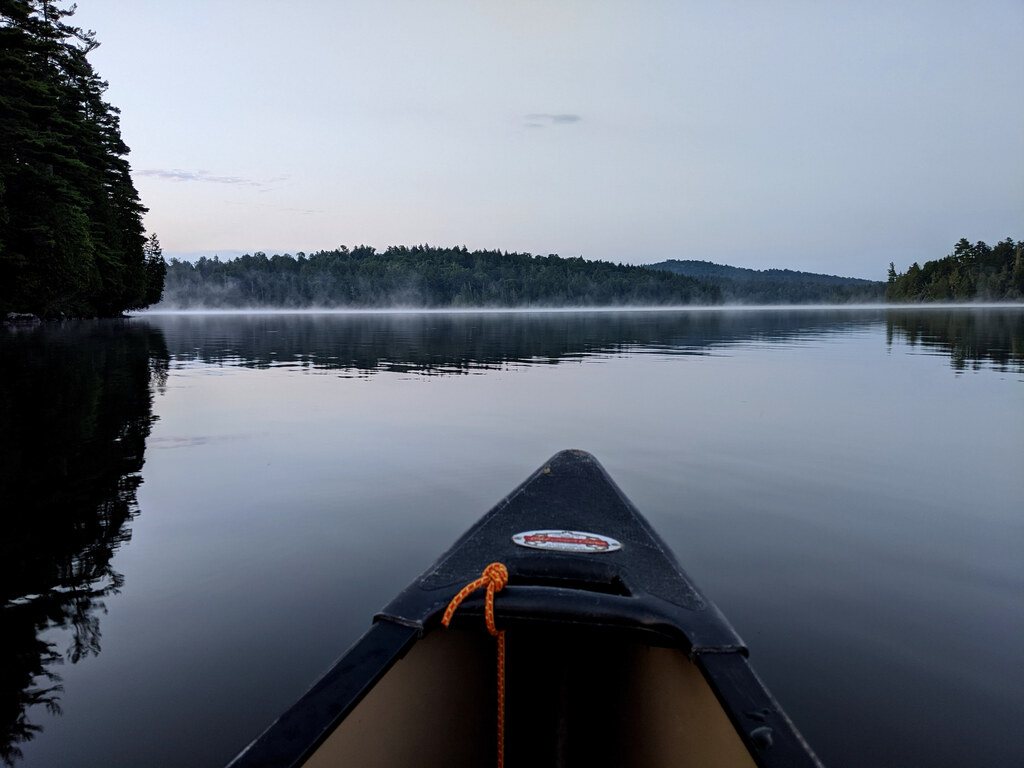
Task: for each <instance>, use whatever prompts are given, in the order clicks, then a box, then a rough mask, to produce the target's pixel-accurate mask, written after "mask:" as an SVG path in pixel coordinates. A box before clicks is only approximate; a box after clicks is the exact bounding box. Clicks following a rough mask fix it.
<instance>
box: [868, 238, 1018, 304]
mask: <svg viewBox="0 0 1024 768" xmlns="http://www.w3.org/2000/svg"><path fill="white" fill-rule="evenodd" d="M885 298H886V300H888V301H896V302H918V301H1006V300H1010V301H1013V300H1020V299H1024V242H1014V240H1013V238H1011V237H1008V238H1006V239H1005V240H1003V241H1002V242H1000V243H998V244H997V245H996V246H995V247H989V246H988V245H986V244H985V243H984V242H982V241H980V240H979V241H978V242H977V243H974V244H973V245H972V244H971V243H970V242H969V241H968V240H967V239H966V238H961V239H960V241H959V242H958V243H957V244H956V245H955V246H954V247H953V252H952V253H951V254H949V255H948V256H946V257H945V258H943V259H938V260H936V261H926V262H925V263H924V266H921V265H919V264H918V263H917V262H914V263H913V264H911V265H910V268H909V269H908V270H907V271H906V272H904V273H902V274H896V273H895V269H894V267H893V266H892V265H891V264H890V274H889V283H888V285H887V286H886V289H885Z"/></svg>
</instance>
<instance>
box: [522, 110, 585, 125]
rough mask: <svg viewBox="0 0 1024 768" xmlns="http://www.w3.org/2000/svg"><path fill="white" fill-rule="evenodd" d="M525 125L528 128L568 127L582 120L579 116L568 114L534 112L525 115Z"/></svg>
mask: <svg viewBox="0 0 1024 768" xmlns="http://www.w3.org/2000/svg"><path fill="white" fill-rule="evenodd" d="M524 119H525V120H526V125H527V127H528V128H545V127H547V126H549V125H570V124H571V123H578V122H579V121H580V120H582V119H583V118H582V117H580V116H579V115H573V114H568V113H562V114H551V113H548V112H535V113H533V114H530V115H526V116H525V118H524Z"/></svg>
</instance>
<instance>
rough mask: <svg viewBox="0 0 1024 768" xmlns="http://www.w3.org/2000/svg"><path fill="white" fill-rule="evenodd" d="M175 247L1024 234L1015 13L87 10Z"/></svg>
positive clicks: (754, 249) (811, 262)
mask: <svg viewBox="0 0 1024 768" xmlns="http://www.w3.org/2000/svg"><path fill="white" fill-rule="evenodd" d="M72 21H73V22H74V23H75V24H77V25H78V26H81V27H83V28H86V29H92V30H94V31H95V32H96V34H97V39H98V40H99V41H100V43H101V46H100V48H98V49H97V50H96V51H94V52H93V53H92V54H91V55H90V60H91V61H92V63H93V66H94V68H95V69H96V70H97V72H98V73H99V74H100V75H101V76H102V77H103V78H104V79H106V80H107V81H108V82H109V83H110V87H109V89H108V91H107V100H108V101H109V102H110V103H111V104H113V105H114V106H116V107H118V108H120V110H121V132H122V137H123V138H124V140H125V141H126V142H127V144H128V145H129V146H130V147H131V154H130V156H129V160H130V162H131V165H132V169H133V170H132V173H133V178H134V180H135V185H136V187H137V188H138V190H139V193H140V196H141V198H142V202H143V204H144V205H146V206H147V207H148V208H149V213H148V214H147V216H146V219H145V223H146V226H147V229H148V230H149V231H150V232H155V233H156V234H157V235H158V237H159V238H160V242H161V244H162V246H163V250H164V254H165V256H178V257H190V256H196V255H200V254H203V255H213V254H219V255H220V256H221V257H222V258H225V257H230V256H234V255H237V254H239V253H244V252H249V253H251V252H255V251H264V252H266V253H268V254H273V253H291V254H295V253H298V252H300V251H301V252H306V253H312V252H315V251H317V250H322V249H332V248H336V247H338V246H339V245H347V246H349V247H352V246H355V245H360V244H366V245H372V246H375V247H377V248H378V249H384V248H386V247H387V246H389V245H417V244H423V243H429V244H431V245H435V246H451V245H465V246H466V247H468V248H470V249H476V248H483V249H499V250H507V251H525V252H530V253H534V254H549V253H557V254H560V255H562V256H583V257H584V258H586V259H602V260H607V261H613V262H622V263H630V264H645V263H653V262H657V261H662V260H664V259H700V260H706V261H714V262H718V263H724V264H732V265H735V266H741V267H749V268H754V269H767V268H773V267H776V268H785V269H795V270H808V271H813V272H825V273H829V274H839V275H844V276H852V277H864V278H871V279H879V280H881V279H885V275H886V270H887V268H888V264H889V262H890V261H893V262H895V264H896V266H897V269H898V270H899V271H904V270H905V269H906V268H907V267H908V266H909V265H910V264H911V263H912V262H914V261H918V262H921V263H923V262H924V261H927V260H929V259H935V258H941V257H942V256H945V255H947V254H948V253H950V252H951V251H952V249H953V245H954V244H955V243H956V241H957V240H959V239H960V238H961V237H966V238H967V239H968V240H971V241H972V242H974V241H977V240H984V241H985V242H987V243H989V244H990V245H991V244H994V243H995V242H998V241H999V240H1002V239H1004V238H1005V237H1013V238H1014V239H1017V240H1022V239H1024V46H1022V45H1021V40H1024V2H1021V0H971V2H963V1H962V0H955V1H954V0H901V1H900V2H891V0H886V1H885V2H880V1H878V2H876V1H875V0H856V1H849V2H848V1H846V0H836V1H834V2H821V0H813V1H811V2H799V1H796V0H779V2H770V3H767V2H763V0H756V1H754V0H751V1H750V2H740V1H738V0H723V1H722V2H714V3H710V2H707V3H696V2H679V1H678V0H671V1H668V0H666V1H665V2H653V1H649V0H631V2H625V1H624V0H617V1H614V2H612V1H608V0H372V2H369V1H366V0H363V1H361V2H355V1H354V0H333V1H332V0H291V1H290V2H288V3H283V2H280V0H275V1H274V2H271V0H245V2H236V1H235V0H175V2H157V1H156V0H138V1H137V2H131V3H126V2H124V0H79V3H78V11H77V12H76V14H75V16H74V17H73V19H72Z"/></svg>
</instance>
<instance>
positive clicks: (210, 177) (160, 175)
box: [135, 168, 288, 188]
mask: <svg viewBox="0 0 1024 768" xmlns="http://www.w3.org/2000/svg"><path fill="white" fill-rule="evenodd" d="M135 175H136V176H150V177H152V178H156V179H165V180H167V181H201V182H206V183H208V184H230V185H233V186H238V187H259V188H262V187H265V186H266V185H267V184H273V183H278V182H282V181H285V180H286V179H287V178H288V177H287V176H276V177H274V178H273V179H270V180H269V181H267V182H263V181H257V180H255V179H247V178H245V177H244V176H215V175H214V174H212V173H210V172H209V171H183V170H181V169H179V168H173V169H166V168H150V169H146V170H142V171H135Z"/></svg>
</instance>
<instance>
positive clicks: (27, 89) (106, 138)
mask: <svg viewBox="0 0 1024 768" xmlns="http://www.w3.org/2000/svg"><path fill="white" fill-rule="evenodd" d="M73 12H74V6H71V7H70V8H68V9H62V8H59V7H58V6H57V4H56V3H54V2H52V0H0V314H2V315H6V314H7V313H10V312H18V313H33V314H36V315H39V316H43V317H54V316H60V315H77V316H95V315H99V316H112V315H118V314H120V313H122V312H123V311H125V310H129V309H137V308H140V307H144V306H147V305H149V304H152V303H154V302H156V301H158V300H159V297H160V291H161V287H162V284H163V275H164V261H163V257H162V254H161V252H160V245H159V242H158V241H157V239H156V237H155V236H152V237H150V238H149V239H147V238H146V236H145V233H144V231H143V226H142V214H143V213H144V212H145V210H146V209H145V208H144V207H143V206H142V204H141V202H140V201H139V195H138V192H137V191H136V189H135V186H134V184H133V183H132V179H131V174H130V168H129V165H128V161H127V159H126V156H127V154H128V147H127V146H126V145H125V144H124V142H123V141H122V140H121V134H120V122H119V117H118V110H117V108H115V107H113V106H111V105H110V104H108V103H107V102H106V101H105V100H104V98H103V94H104V92H105V90H106V87H107V84H106V82H104V81H103V80H102V79H100V77H99V75H98V74H97V73H96V72H95V71H94V70H93V68H92V65H91V64H90V63H89V60H88V55H89V53H90V52H91V51H93V50H94V49H95V48H96V47H97V46H98V45H99V43H98V42H97V41H96V39H95V36H94V33H92V32H87V31H83V30H82V29H79V28H78V27H75V26H73V25H71V24H70V23H68V19H69V17H70V16H71V15H72V13H73Z"/></svg>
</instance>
